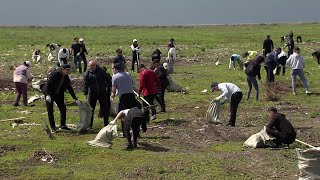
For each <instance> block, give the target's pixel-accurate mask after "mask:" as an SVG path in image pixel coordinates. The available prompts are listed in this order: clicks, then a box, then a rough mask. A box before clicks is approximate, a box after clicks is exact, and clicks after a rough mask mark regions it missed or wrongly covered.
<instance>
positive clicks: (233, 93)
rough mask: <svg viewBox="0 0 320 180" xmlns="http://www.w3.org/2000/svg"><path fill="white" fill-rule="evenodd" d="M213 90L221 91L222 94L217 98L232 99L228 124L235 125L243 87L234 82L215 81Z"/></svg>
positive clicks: (212, 86) (212, 85)
mask: <svg viewBox="0 0 320 180" xmlns="http://www.w3.org/2000/svg"><path fill="white" fill-rule="evenodd" d="M211 90H212V92H213V91H215V90H216V91H221V92H222V94H221V95H220V96H219V97H217V98H216V100H219V101H221V100H222V101H226V100H227V99H229V98H230V99H231V101H230V107H229V110H230V119H229V122H228V124H227V126H235V125H236V118H237V110H238V106H239V103H240V102H241V99H242V91H241V89H240V88H239V87H238V86H236V85H235V84H232V83H217V82H213V83H212V84H211Z"/></svg>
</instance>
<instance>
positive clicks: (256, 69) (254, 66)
mask: <svg viewBox="0 0 320 180" xmlns="http://www.w3.org/2000/svg"><path fill="white" fill-rule="evenodd" d="M262 62H264V57H263V56H258V57H257V58H256V59H255V60H253V61H249V62H248V63H245V66H246V70H245V73H246V75H247V83H248V87H249V88H248V92H247V98H246V100H247V101H248V100H249V97H250V93H251V90H252V85H253V87H254V89H255V90H256V101H259V86H258V82H257V79H256V76H258V79H259V80H261V73H260V69H261V63H262Z"/></svg>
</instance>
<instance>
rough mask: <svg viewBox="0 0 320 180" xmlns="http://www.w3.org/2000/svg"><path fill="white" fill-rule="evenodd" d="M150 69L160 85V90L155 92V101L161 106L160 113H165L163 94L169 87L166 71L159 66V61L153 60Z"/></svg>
mask: <svg viewBox="0 0 320 180" xmlns="http://www.w3.org/2000/svg"><path fill="white" fill-rule="evenodd" d="M152 68H153V70H154V72H155V73H156V75H157V76H158V78H159V80H160V84H161V89H159V90H157V92H158V93H157V95H156V96H155V99H156V100H157V101H158V102H159V104H160V106H161V110H160V112H166V103H165V101H164V94H165V92H166V89H167V86H169V84H170V83H169V79H168V73H167V70H166V69H165V68H164V67H163V66H162V64H160V60H158V59H155V60H154V61H152Z"/></svg>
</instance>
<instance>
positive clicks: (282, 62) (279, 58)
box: [276, 48, 288, 76]
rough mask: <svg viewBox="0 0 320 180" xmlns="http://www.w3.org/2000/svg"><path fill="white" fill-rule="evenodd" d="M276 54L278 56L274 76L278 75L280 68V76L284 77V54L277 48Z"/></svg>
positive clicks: (285, 59) (285, 58) (285, 56)
mask: <svg viewBox="0 0 320 180" xmlns="http://www.w3.org/2000/svg"><path fill="white" fill-rule="evenodd" d="M277 54H278V64H279V65H278V67H277V72H276V74H277V75H279V74H280V72H281V66H282V75H283V76H284V75H285V73H286V61H287V59H288V57H287V55H286V53H285V52H284V51H283V50H282V49H281V48H277Z"/></svg>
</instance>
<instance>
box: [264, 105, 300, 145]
mask: <svg viewBox="0 0 320 180" xmlns="http://www.w3.org/2000/svg"><path fill="white" fill-rule="evenodd" d="M268 117H269V123H268V124H267V126H266V131H267V134H269V135H270V136H272V137H274V138H275V139H274V140H273V142H274V143H276V144H277V145H282V144H292V143H293V142H294V141H295V139H296V136H297V133H296V131H295V129H294V127H293V126H292V124H291V123H290V122H289V121H288V120H287V119H286V116H285V115H284V114H280V113H278V111H277V109H276V108H275V107H270V108H269V109H268Z"/></svg>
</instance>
